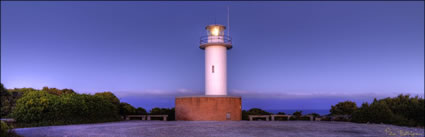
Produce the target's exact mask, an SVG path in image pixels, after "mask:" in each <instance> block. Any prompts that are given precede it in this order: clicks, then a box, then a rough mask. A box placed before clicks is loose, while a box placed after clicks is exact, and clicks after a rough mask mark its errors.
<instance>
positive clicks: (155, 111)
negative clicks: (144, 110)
mask: <svg viewBox="0 0 425 137" xmlns="http://www.w3.org/2000/svg"><path fill="white" fill-rule="evenodd" d="M149 114H150V115H168V117H167V120H169V121H173V120H175V109H174V108H171V109H169V108H158V107H155V108H152V109H151V110H150V112H149Z"/></svg>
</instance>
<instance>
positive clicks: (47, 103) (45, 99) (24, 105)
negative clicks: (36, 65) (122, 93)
mask: <svg viewBox="0 0 425 137" xmlns="http://www.w3.org/2000/svg"><path fill="white" fill-rule="evenodd" d="M12 117H13V118H15V119H16V121H17V122H21V123H31V124H33V125H35V126H39V125H58V124H76V123H94V122H106V121H115V120H118V118H119V116H118V108H117V107H116V106H115V105H114V104H112V103H110V102H109V101H108V100H105V99H104V98H101V97H98V96H93V95H88V94H74V93H69V94H68V93H64V94H60V96H58V95H57V94H51V93H48V92H47V91H44V90H42V91H29V92H26V93H25V94H24V95H23V96H22V97H21V98H20V99H18V101H17V103H16V107H15V108H14V109H13V111H12Z"/></svg>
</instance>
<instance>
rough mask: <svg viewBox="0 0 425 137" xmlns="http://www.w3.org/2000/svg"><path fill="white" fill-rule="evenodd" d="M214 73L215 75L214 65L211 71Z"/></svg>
mask: <svg viewBox="0 0 425 137" xmlns="http://www.w3.org/2000/svg"><path fill="white" fill-rule="evenodd" d="M211 71H212V73H214V65H212V69H211Z"/></svg>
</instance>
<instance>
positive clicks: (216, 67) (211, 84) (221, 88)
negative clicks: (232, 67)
mask: <svg viewBox="0 0 425 137" xmlns="http://www.w3.org/2000/svg"><path fill="white" fill-rule="evenodd" d="M205 29H206V32H207V35H205V36H201V40H200V46H199V47H200V48H201V49H203V50H205V95H227V53H226V52H227V50H229V49H231V48H232V39H231V38H230V36H227V35H224V30H225V29H226V27H225V26H223V25H219V24H212V25H208V26H206V27H205Z"/></svg>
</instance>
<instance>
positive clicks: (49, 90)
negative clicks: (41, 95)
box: [41, 87, 75, 95]
mask: <svg viewBox="0 0 425 137" xmlns="http://www.w3.org/2000/svg"><path fill="white" fill-rule="evenodd" d="M41 91H46V92H47V93H49V94H53V95H62V94H75V92H74V90H72V89H66V88H65V89H62V90H61V89H57V88H49V87H43V89H42V90H41Z"/></svg>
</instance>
